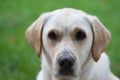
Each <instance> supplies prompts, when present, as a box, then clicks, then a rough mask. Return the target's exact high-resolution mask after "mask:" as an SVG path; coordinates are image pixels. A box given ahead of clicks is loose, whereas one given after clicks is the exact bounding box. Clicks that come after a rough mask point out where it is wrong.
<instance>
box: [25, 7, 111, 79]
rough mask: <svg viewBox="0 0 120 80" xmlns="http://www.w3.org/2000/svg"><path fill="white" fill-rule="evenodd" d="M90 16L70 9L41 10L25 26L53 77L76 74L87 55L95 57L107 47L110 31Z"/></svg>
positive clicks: (78, 72) (77, 74) (96, 59)
mask: <svg viewBox="0 0 120 80" xmlns="http://www.w3.org/2000/svg"><path fill="white" fill-rule="evenodd" d="M91 17H92V16H90V15H88V14H86V13H84V12H81V11H77V10H73V9H63V10H57V11H54V12H51V13H46V14H44V16H42V17H41V18H39V19H38V20H36V21H35V22H34V23H33V24H32V26H31V27H30V28H29V29H28V30H27V39H28V41H29V42H30V44H31V45H32V46H33V48H34V49H35V50H36V53H37V54H38V56H39V55H40V53H41V49H43V52H44V54H45V56H46V58H47V60H48V63H49V65H50V66H51V71H52V74H53V75H55V76H56V77H75V76H79V74H80V72H81V68H82V66H83V65H84V63H85V62H86V60H87V59H88V57H89V56H90V55H92V56H93V59H94V60H95V61H98V59H99V58H100V54H101V53H102V52H103V51H104V50H105V48H106V47H107V45H108V43H109V40H110V35H109V32H108V31H107V30H106V28H105V27H104V26H103V25H102V24H101V23H100V22H99V21H98V20H94V21H93V22H92V19H91ZM98 38H100V39H98ZM48 58H49V59H48Z"/></svg>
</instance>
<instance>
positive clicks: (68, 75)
mask: <svg viewBox="0 0 120 80" xmlns="http://www.w3.org/2000/svg"><path fill="white" fill-rule="evenodd" d="M56 77H61V78H71V77H75V75H74V70H73V69H69V70H67V69H59V71H58V75H57V76H56Z"/></svg>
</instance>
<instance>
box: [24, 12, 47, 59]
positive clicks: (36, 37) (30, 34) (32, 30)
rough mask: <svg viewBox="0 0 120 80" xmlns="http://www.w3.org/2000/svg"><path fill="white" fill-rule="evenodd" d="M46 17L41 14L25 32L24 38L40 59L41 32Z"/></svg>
mask: <svg viewBox="0 0 120 80" xmlns="http://www.w3.org/2000/svg"><path fill="white" fill-rule="evenodd" d="M46 17H47V13H45V14H42V15H41V16H40V17H39V18H38V19H37V20H36V21H34V22H33V23H32V25H31V26H30V27H29V28H28V29H27V31H26V38H27V40H28V42H29V43H30V45H31V46H32V47H33V49H34V50H35V51H36V53H37V56H38V57H40V54H41V52H42V30H43V27H44V23H45V20H46Z"/></svg>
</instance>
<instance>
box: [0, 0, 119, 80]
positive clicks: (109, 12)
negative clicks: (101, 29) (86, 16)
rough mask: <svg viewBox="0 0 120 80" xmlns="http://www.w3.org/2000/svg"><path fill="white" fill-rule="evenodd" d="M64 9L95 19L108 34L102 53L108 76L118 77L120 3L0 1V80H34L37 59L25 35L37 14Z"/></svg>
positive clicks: (93, 0)
mask: <svg viewBox="0 0 120 80" xmlns="http://www.w3.org/2000/svg"><path fill="white" fill-rule="evenodd" d="M64 7H71V8H76V9H81V10H84V11H85V12H87V13H90V14H92V15H96V16H98V17H99V19H100V20H101V21H102V23H103V24H104V25H105V26H106V27H107V28H108V29H109V30H110V32H111V36H112V40H111V43H110V45H109V47H108V49H107V51H106V52H107V54H108V55H109V57H110V60H111V70H112V72H113V73H114V74H115V75H117V76H118V77H120V51H119V50H120V0H0V80H35V78H36V75H37V73H38V72H39V70H40V59H39V58H37V57H36V54H35V52H34V50H33V49H32V48H31V46H30V45H29V44H28V42H27V41H26V38H25V31H26V29H27V27H28V26H29V25H30V24H31V23H32V22H33V21H35V20H36V19H37V18H38V16H39V15H40V14H41V13H44V12H48V11H52V10H55V9H59V8H64Z"/></svg>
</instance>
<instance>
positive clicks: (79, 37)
mask: <svg viewBox="0 0 120 80" xmlns="http://www.w3.org/2000/svg"><path fill="white" fill-rule="evenodd" d="M75 37H76V40H83V39H85V37H86V35H85V33H84V32H82V31H79V32H77V33H76V36H75Z"/></svg>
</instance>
